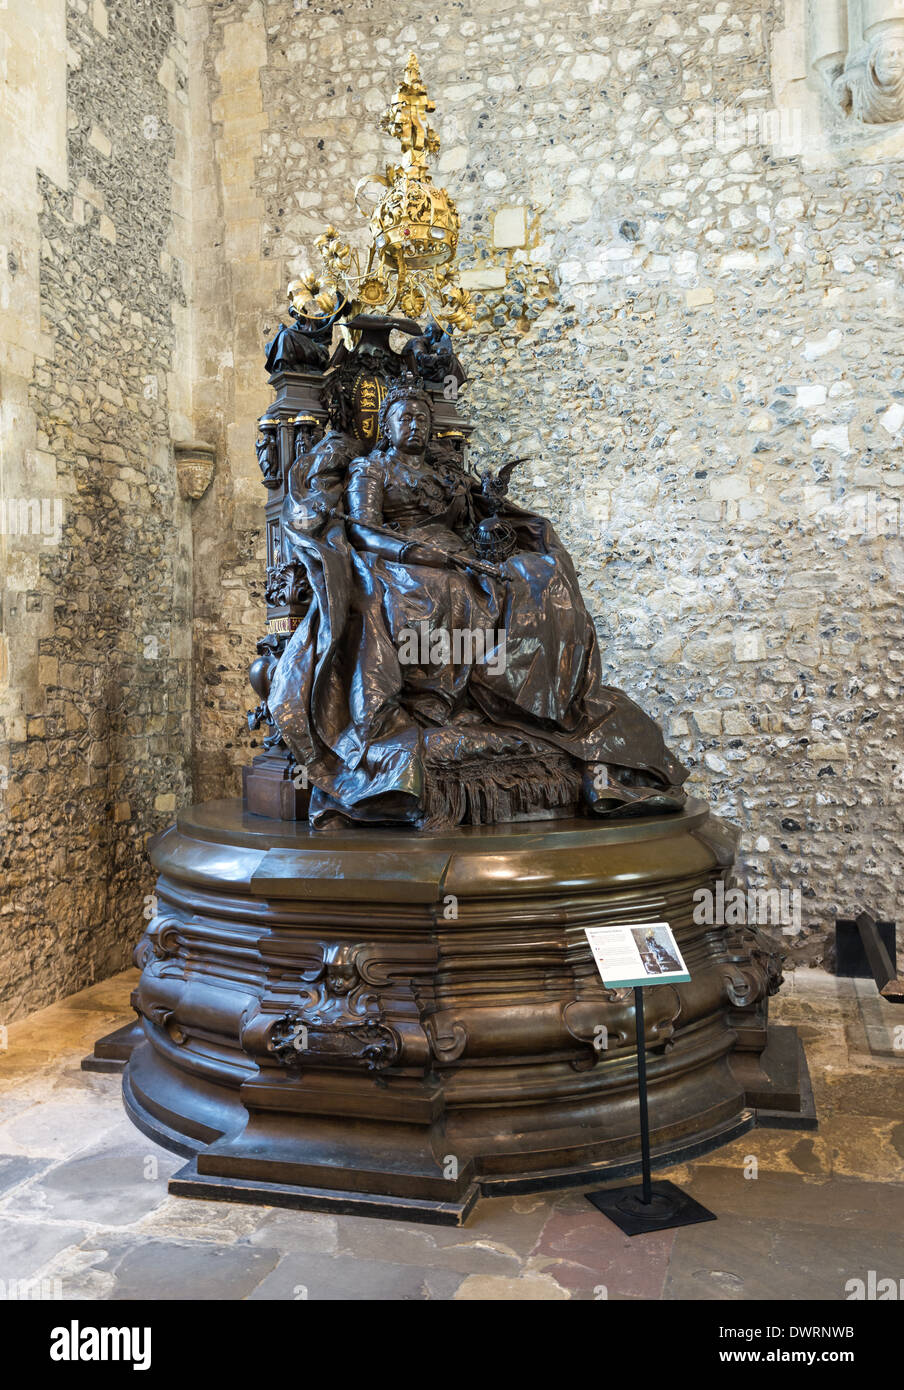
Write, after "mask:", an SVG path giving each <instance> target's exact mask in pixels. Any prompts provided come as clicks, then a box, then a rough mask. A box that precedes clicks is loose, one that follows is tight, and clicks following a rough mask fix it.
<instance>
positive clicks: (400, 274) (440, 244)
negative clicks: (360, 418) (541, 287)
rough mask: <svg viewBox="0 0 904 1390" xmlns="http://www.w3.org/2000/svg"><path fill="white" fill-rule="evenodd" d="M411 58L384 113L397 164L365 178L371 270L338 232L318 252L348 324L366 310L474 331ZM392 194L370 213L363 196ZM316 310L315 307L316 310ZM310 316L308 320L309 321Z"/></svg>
mask: <svg viewBox="0 0 904 1390" xmlns="http://www.w3.org/2000/svg"><path fill="white" fill-rule="evenodd" d="M434 109H435V108H434V104H433V102H432V101H431V100H430V98H429V97H428V96H427V89H426V87H425V86H424V83H423V81H422V80H421V73H420V68H419V67H418V61H417V58H416V57H415V55H414V54H413V53H410V54H409V55H408V63H407V65H406V68H405V72H404V75H403V77H402V81H401V82H400V83H399V86H398V89H397V91H396V94H395V96H394V97H393V99H392V101H391V102H390V104H389V106H388V108H387V109H386V111H385V112H384V113H383V117H382V119H381V126H382V128H383V130H385V131H386V132H387V133H388V134H389V135H391V136H393V137H394V139H396V140H398V141H399V143H400V145H401V147H402V157H401V162H400V163H399V164H388V165H387V166H386V172H385V174H370V175H367V176H365V177H364V178H362V179H360V180H359V182H358V186H357V188H356V189H355V202H356V203H357V205H358V207H359V209H360V210H361V211H362V212H363V213H364V214H365V216H366V217H367V218H368V229H369V231H370V236H371V243H370V247H369V250H368V253H367V260H366V263H365V264H364V265H363V266H362V264H361V257H360V256H359V253H358V252H357V251H356V250H354V249H353V248H352V247H351V246H350V245H349V243H348V242H346V241H344V240H343V239H342V238H341V237H340V235H339V233H338V232H337V231H336V229H335V228H334V227H328V228H327V230H326V231H325V232H324V233H323V234H322V235H321V236H319V237H318V238H317V240H316V242H315V245H316V247H317V249H318V251H319V252H320V256H321V259H322V260H323V263H324V265H325V267H326V269H327V271H328V273H329V276H330V279H331V281H332V284H333V286H334V288H335V290H336V291H338V293H339V295H340V296H341V297H343V298H344V299H345V300H346V301H347V303H348V306H349V317H352V316H353V315H354V314H356V313H359V312H361V311H362V310H364V311H367V310H369V311H371V312H373V311H380V312H382V313H384V314H390V313H392V312H393V310H401V312H402V313H403V314H406V315H408V317H410V318H414V319H417V318H420V316H421V315H422V314H427V315H429V317H431V318H433V319H435V320H436V321H437V322H442V323H445V324H446V325H447V326H449V327H458V328H463V329H466V328H470V327H471V326H472V323H473V319H472V317H471V301H470V297H469V295H468V294H467V292H466V291H465V290H463V289H462V288H461V286H460V285H459V284H458V283H457V280H456V277H455V271H454V269H453V266H452V262H453V261H454V259H455V253H456V251H457V249H458V237H459V231H460V228H461V219H460V217H459V215H458V209H457V208H456V206H455V203H454V202H453V200H452V198H451V197H450V196H449V194H448V193H447V192H446V190H445V188H438V187H437V186H436V184H434V182H433V180H432V179H431V177H430V173H429V170H428V168H427V159H428V156H431V155H435V154H436V153H437V151H438V150H439V136H438V135H437V133H436V131H435V130H434V129H433V127H432V126H431V125H430V124H429V122H428V120H427V116H428V114H429V113H430V112H432V111H433V110H434ZM374 185H382V187H383V188H385V189H386V192H385V193H382V194H381V195H380V196H379V198H378V199H377V200H373V199H371V200H370V206H368V207H366V208H365V207H364V206H362V198H363V197H364V196H365V190H366V189H367V188H368V186H369V187H371V188H372V187H373V186H374ZM315 307H316V306H315ZM305 316H307V315H305Z"/></svg>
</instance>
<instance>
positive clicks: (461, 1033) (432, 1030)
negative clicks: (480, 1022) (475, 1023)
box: [424, 1019, 468, 1062]
mask: <svg viewBox="0 0 904 1390" xmlns="http://www.w3.org/2000/svg"><path fill="white" fill-rule="evenodd" d="M424 1027H425V1030H426V1033H427V1037H428V1038H429V1039H430V1047H431V1048H432V1050H433V1055H434V1056H435V1057H436V1060H437V1061H438V1062H457V1061H458V1059H459V1057H460V1056H461V1055H462V1053H463V1052H464V1050H465V1048H466V1047H467V1045H468V1030H467V1028H466V1027H465V1026H464V1024H463V1023H458V1022H455V1023H443V1024H437V1023H436V1022H434V1021H433V1020H432V1019H431V1020H429V1021H428V1022H427V1023H426V1024H425V1025H424Z"/></svg>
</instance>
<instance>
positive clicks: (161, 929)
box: [132, 915, 182, 970]
mask: <svg viewBox="0 0 904 1390" xmlns="http://www.w3.org/2000/svg"><path fill="white" fill-rule="evenodd" d="M181 926H182V923H181V922H180V921H179V918H178V917H161V916H159V915H158V916H156V917H153V918H152V919H151V921H150V922H149V923H148V925H147V929H146V931H145V933H144V935H143V936H142V937H141V939H140V941H139V942H138V944H137V945H136V947H135V950H134V951H133V952H132V960H133V962H134V964H135V965H136V966H137V967H138V969H139V970H144V969H145V968H146V967H147V966H148V965H150V964H151V962H152V961H155V960H165V959H166V958H167V957H168V956H175V955H178V952H179V928H180V927H181Z"/></svg>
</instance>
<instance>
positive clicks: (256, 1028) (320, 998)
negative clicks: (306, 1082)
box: [241, 943, 429, 1072]
mask: <svg viewBox="0 0 904 1390" xmlns="http://www.w3.org/2000/svg"><path fill="white" fill-rule="evenodd" d="M372 950H373V948H372V947H369V946H362V945H359V944H353V945H350V944H347V943H343V944H341V945H329V946H326V947H324V948H323V956H322V960H321V964H320V965H319V966H318V967H316V968H314V969H311V970H303V971H301V972H299V974H300V976H301V979H302V980H303V981H304V985H305V986H306V987H305V988H304V990H303V992H302V993H301V995H300V998H299V1001H298V1004H297V1005H295V1006H294V1007H292V1008H290V1009H288V1010H286V1011H285V1012H283V1013H280V1014H273V1013H269V1012H259V1013H257V1014H255V1015H254V1016H253V1017H251V1018H249V1019H248V1020H247V1021H246V1022H245V1023H244V1025H243V1028H242V1032H241V1045H242V1048H243V1049H244V1051H246V1052H248V1053H250V1054H251V1055H252V1056H255V1057H258V1058H260V1059H262V1060H265V1059H275V1060H276V1061H277V1062H279V1063H281V1064H282V1065H283V1066H287V1067H289V1068H291V1069H293V1070H297V1069H304V1068H305V1067H312V1066H336V1067H355V1068H362V1069H364V1070H366V1071H372V1072H376V1071H383V1070H384V1069H385V1068H387V1067H389V1066H392V1065H393V1064H394V1063H396V1062H404V1063H405V1064H406V1065H412V1064H415V1065H421V1066H426V1064H427V1062H428V1060H429V1046H428V1042H427V1037H426V1034H425V1032H424V1029H423V1027H422V1026H421V1023H420V1015H421V1003H420V1000H419V998H418V997H417V995H416V990H415V988H414V984H413V982H412V980H411V978H410V977H411V975H412V974H417V973H418V972H419V971H423V970H424V969H425V968H426V967H425V964H423V963H421V962H420V961H418V960H416V959H406V961H405V962H403V961H401V960H398V961H396V960H395V959H394V958H393V953H392V951H391V950H390V958H388V959H383V958H381V957H376V958H373V957H372V956H371V952H372ZM411 954H412V955H416V954H417V948H412V952H411ZM399 976H403V978H402V979H399ZM404 977H407V978H404Z"/></svg>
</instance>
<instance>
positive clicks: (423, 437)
mask: <svg viewBox="0 0 904 1390" xmlns="http://www.w3.org/2000/svg"><path fill="white" fill-rule="evenodd" d="M415 421H417V426H415ZM432 428H433V402H432V400H431V399H430V395H429V393H428V392H427V391H425V390H424V388H423V387H422V386H421V385H420V383H419V382H418V380H417V378H416V377H413V376H410V375H409V376H403V377H401V378H400V379H399V380H397V381H394V382H393V383H392V385H391V386H390V387H389V388H388V390H387V392H386V395H385V396H384V397H383V401H382V404H381V405H380V416H379V425H378V433H379V438H380V446H381V447H382V448H384V449H385V448H389V447H390V446H392V445H394V446H395V447H396V448H401V449H404V450H406V451H407V452H421V453H422V452H423V451H424V450H425V449H426V447H427V442H428V440H429V439H430V434H431V431H432Z"/></svg>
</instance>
